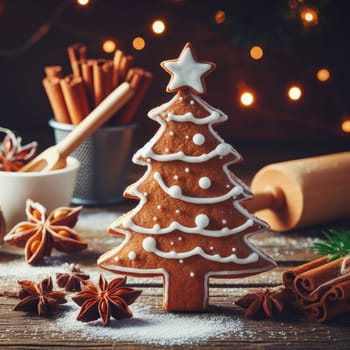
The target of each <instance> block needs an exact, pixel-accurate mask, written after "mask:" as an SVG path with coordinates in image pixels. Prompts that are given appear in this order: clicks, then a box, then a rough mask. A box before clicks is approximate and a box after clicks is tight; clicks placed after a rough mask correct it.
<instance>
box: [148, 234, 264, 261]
mask: <svg viewBox="0 0 350 350" xmlns="http://www.w3.org/2000/svg"><path fill="white" fill-rule="evenodd" d="M142 247H143V249H144V250H145V251H146V252H149V253H153V254H156V255H157V256H159V257H161V258H164V259H186V258H190V257H191V256H194V255H200V256H201V257H202V258H204V259H206V260H209V261H214V262H218V263H230V262H233V263H235V264H251V263H254V262H256V261H258V259H259V256H258V254H256V253H255V252H254V253H251V254H249V255H248V256H247V257H246V258H238V257H237V256H236V254H231V255H228V256H225V257H223V256H221V255H220V254H214V255H210V254H207V253H206V252H205V251H204V250H203V249H202V248H201V247H195V248H193V249H192V250H189V251H187V252H179V253H177V252H175V251H170V252H164V251H161V250H159V249H157V242H156V240H155V238H153V237H147V238H145V239H144V240H143V241H142Z"/></svg>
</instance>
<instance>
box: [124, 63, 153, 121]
mask: <svg viewBox="0 0 350 350" xmlns="http://www.w3.org/2000/svg"><path fill="white" fill-rule="evenodd" d="M128 78H129V77H128ZM152 79H153V74H152V73H151V72H148V71H145V70H143V69H140V68H138V69H134V74H133V75H132V77H131V78H130V86H131V87H132V88H133V89H134V91H135V94H134V97H133V98H132V99H131V101H130V102H129V103H128V104H127V105H126V106H125V107H124V109H123V110H122V111H121V114H120V117H119V118H118V119H117V120H118V124H122V125H123V124H129V123H131V122H132V120H133V118H134V116H135V114H136V112H137V109H138V108H139V106H140V104H141V102H142V101H143V99H144V97H145V95H146V92H147V90H148V88H149V86H150V84H151V81H152Z"/></svg>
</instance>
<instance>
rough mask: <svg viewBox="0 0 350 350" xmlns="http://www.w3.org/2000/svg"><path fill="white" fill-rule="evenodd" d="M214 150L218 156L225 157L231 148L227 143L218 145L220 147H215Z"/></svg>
mask: <svg viewBox="0 0 350 350" xmlns="http://www.w3.org/2000/svg"><path fill="white" fill-rule="evenodd" d="M216 150H217V152H218V154H219V155H220V156H226V155H227V154H229V153H230V151H231V146H230V145H229V144H227V143H220V145H218V146H217V147H216Z"/></svg>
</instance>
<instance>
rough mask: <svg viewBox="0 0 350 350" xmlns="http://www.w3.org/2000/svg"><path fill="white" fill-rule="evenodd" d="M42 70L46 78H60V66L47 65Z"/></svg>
mask: <svg viewBox="0 0 350 350" xmlns="http://www.w3.org/2000/svg"><path fill="white" fill-rule="evenodd" d="M44 71H45V74H46V76H47V77H48V78H62V66H47V67H45V68H44Z"/></svg>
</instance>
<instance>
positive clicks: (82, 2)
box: [77, 0, 90, 6]
mask: <svg viewBox="0 0 350 350" xmlns="http://www.w3.org/2000/svg"><path fill="white" fill-rule="evenodd" d="M89 2H90V0H77V3H78V5H80V6H86V5H88V4H89Z"/></svg>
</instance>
